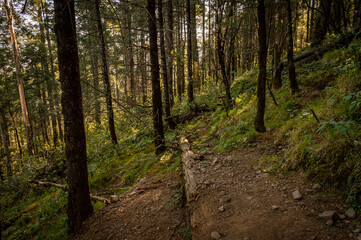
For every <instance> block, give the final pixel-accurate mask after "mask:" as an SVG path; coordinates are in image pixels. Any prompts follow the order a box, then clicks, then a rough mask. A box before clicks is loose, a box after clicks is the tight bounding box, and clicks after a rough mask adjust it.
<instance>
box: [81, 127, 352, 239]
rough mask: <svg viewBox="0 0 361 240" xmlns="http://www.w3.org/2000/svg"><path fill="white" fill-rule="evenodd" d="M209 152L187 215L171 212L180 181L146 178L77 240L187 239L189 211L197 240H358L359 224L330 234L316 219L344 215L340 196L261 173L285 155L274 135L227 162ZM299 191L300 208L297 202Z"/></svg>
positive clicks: (348, 223) (342, 223) (338, 225)
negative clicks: (214, 239) (215, 239)
mask: <svg viewBox="0 0 361 240" xmlns="http://www.w3.org/2000/svg"><path fill="white" fill-rule="evenodd" d="M193 140H196V139H193ZM212 148H213V147H212V146H208V149H209V150H208V151H206V152H203V153H201V155H202V156H203V157H202V158H201V159H202V160H199V161H197V163H196V164H195V165H194V170H195V172H196V173H197V182H198V189H199V193H198V196H197V198H196V199H195V200H194V201H192V202H190V203H188V204H187V207H186V208H181V209H179V208H178V207H177V204H173V205H171V206H169V205H170V204H169V203H170V202H171V201H172V198H174V195H175V194H176V193H177V192H179V188H180V185H179V184H180V181H179V174H178V175H174V176H171V177H168V178H165V179H163V180H156V179H154V178H151V177H146V178H144V179H143V180H142V181H140V182H139V183H138V184H137V185H136V186H135V187H134V188H132V189H131V190H129V191H128V192H127V193H125V194H124V195H123V196H122V197H121V199H120V201H119V202H117V203H115V204H111V205H109V206H107V207H105V208H103V209H101V210H99V211H98V212H96V213H95V214H94V215H93V216H92V217H91V218H90V219H89V220H88V221H87V222H86V223H85V224H84V228H83V231H82V234H81V235H79V236H77V239H128V240H131V239H137V240H139V239H144V240H147V239H149V240H151V239H185V238H183V235H182V234H181V232H182V231H185V230H186V227H187V221H186V211H187V212H191V213H192V216H190V221H191V223H192V226H193V228H192V230H191V232H192V235H193V239H194V240H198V239H199V240H208V239H211V233H212V232H218V233H219V234H220V235H221V239H224V240H226V239H229V240H238V239H241V240H246V239H248V240H256V239H260V240H273V239H274V240H283V239H284V240H286V239H292V240H298V239H300V240H301V239H302V240H304V239H306V240H307V239H310V240H311V239H317V240H321V239H335V240H338V239H340V240H341V239H359V238H358V237H359V233H355V232H354V230H355V229H357V228H358V226H359V225H358V224H359V220H357V219H356V220H351V219H347V218H346V219H344V220H338V221H336V222H335V223H334V224H333V225H331V226H329V225H327V224H326V222H325V221H323V220H321V219H320V218H319V217H318V215H319V214H320V213H322V212H323V211H324V210H334V211H337V212H338V213H339V214H342V213H344V212H345V210H346V209H347V207H348V206H346V205H345V204H344V199H343V197H341V195H340V194H338V193H335V191H334V190H331V189H327V188H324V187H323V188H321V189H313V188H312V186H313V184H314V183H311V182H309V181H308V179H307V178H306V177H305V176H303V174H302V173H300V172H294V173H289V174H279V173H270V172H267V171H264V169H263V168H262V167H261V166H259V162H260V159H261V158H262V157H263V156H265V155H272V154H275V153H277V152H279V151H282V148H283V147H281V146H276V145H274V144H273V141H272V139H271V137H270V135H267V134H264V135H263V136H262V137H259V138H258V140H257V141H256V142H255V144H254V145H253V146H252V147H242V148H240V149H239V150H237V151H235V152H230V153H227V154H218V153H214V152H212ZM294 190H299V192H300V193H301V194H302V199H301V200H295V199H294V198H293V197H292V192H293V191H294Z"/></svg>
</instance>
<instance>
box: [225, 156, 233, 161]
mask: <svg viewBox="0 0 361 240" xmlns="http://www.w3.org/2000/svg"><path fill="white" fill-rule="evenodd" d="M225 160H226V161H233V160H234V156H232V155H229V156H227V157H226V159H225Z"/></svg>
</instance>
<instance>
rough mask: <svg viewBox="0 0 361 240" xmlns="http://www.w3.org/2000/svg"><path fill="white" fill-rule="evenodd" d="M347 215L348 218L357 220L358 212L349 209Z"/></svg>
mask: <svg viewBox="0 0 361 240" xmlns="http://www.w3.org/2000/svg"><path fill="white" fill-rule="evenodd" d="M345 215H346V217H348V218H352V219H353V218H356V211H355V209H354V208H352V207H351V208H349V209H347V211H346V212H345Z"/></svg>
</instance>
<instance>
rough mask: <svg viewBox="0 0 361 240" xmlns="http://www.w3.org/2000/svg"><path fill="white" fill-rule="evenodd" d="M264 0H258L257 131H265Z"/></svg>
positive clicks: (265, 54)
mask: <svg viewBox="0 0 361 240" xmlns="http://www.w3.org/2000/svg"><path fill="white" fill-rule="evenodd" d="M265 12H266V11H265V7H264V0H258V5H257V13H258V24H259V28H258V41H259V53H258V56H259V60H258V61H259V75H258V84H257V100H258V101H257V114H256V118H255V121H254V126H255V129H256V131H257V132H266V127H265V126H264V113H265V108H266V78H267V29H266V13H265Z"/></svg>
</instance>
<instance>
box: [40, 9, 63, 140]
mask: <svg viewBox="0 0 361 240" xmlns="http://www.w3.org/2000/svg"><path fill="white" fill-rule="evenodd" d="M43 10H44V12H45V23H46V24H45V31H46V41H47V45H48V52H49V60H50V71H51V80H52V84H54V86H56V85H55V84H56V81H55V80H56V79H55V69H54V58H53V51H52V49H53V48H52V44H51V40H50V32H49V27H48V23H49V18H48V14H47V11H46V9H43ZM53 90H54V94H53V96H52V97H53V98H54V116H55V118H56V123H55V125H57V126H58V133H59V139H60V141H63V140H64V136H63V130H62V127H61V113H60V111H59V110H58V106H59V94H58V93H57V91H56V90H57V87H55V88H54V89H53ZM55 125H54V127H55ZM55 131H56V130H55Z"/></svg>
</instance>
